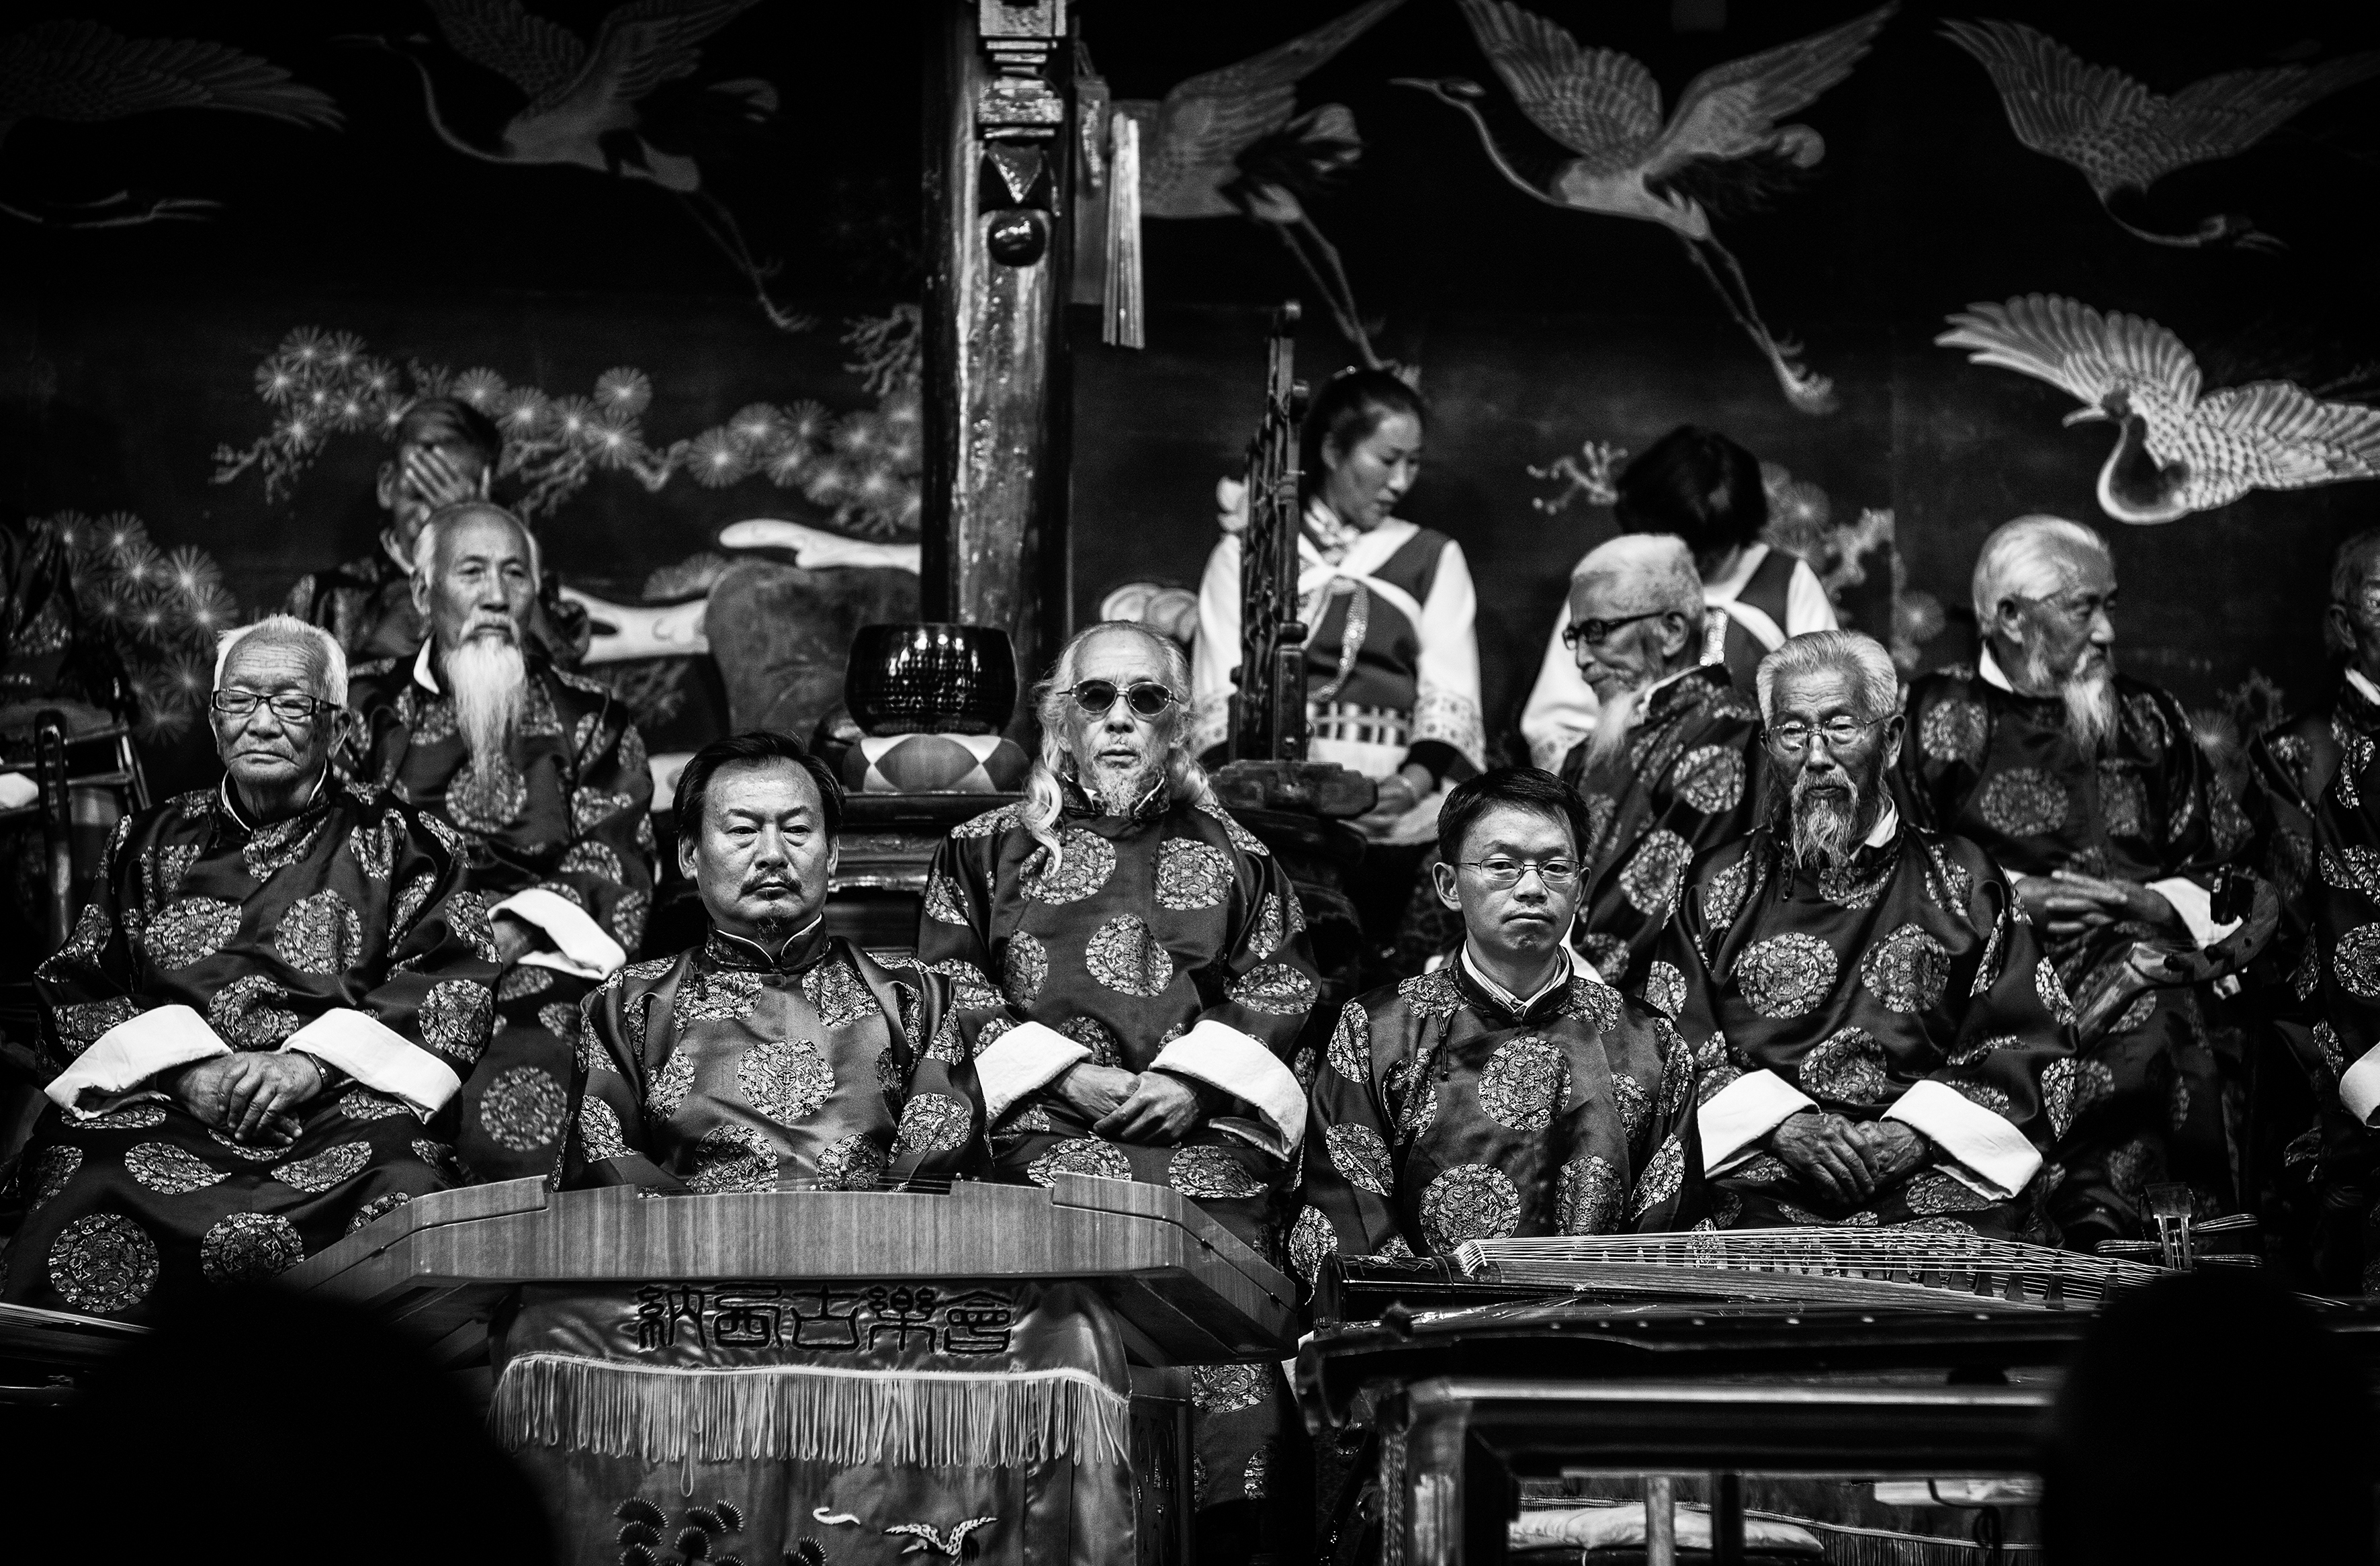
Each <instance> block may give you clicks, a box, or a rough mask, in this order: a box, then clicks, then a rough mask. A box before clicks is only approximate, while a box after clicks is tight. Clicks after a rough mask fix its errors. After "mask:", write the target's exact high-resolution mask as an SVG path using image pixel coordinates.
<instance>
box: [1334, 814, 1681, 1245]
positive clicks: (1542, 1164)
mask: <svg viewBox="0 0 2380 1566" xmlns="http://www.w3.org/2000/svg"><path fill="white" fill-rule="evenodd" d="M1586 824H1587V823H1586V816H1585V811H1584V810H1582V809H1580V807H1579V803H1578V796H1577V795H1575V794H1573V792H1572V791H1571V789H1570V788H1569V787H1568V786H1567V785H1565V784H1563V783H1560V781H1558V780H1557V779H1555V778H1554V777H1552V776H1551V775H1550V774H1548V773H1546V772H1543V771H1538V770H1536V768H1534V767H1502V768H1498V769H1497V770H1495V771H1489V772H1483V773H1481V774H1480V775H1479V776H1478V777H1475V778H1473V779H1472V780H1471V781H1470V782H1468V783H1463V784H1462V785H1461V786H1459V787H1457V788H1456V789H1455V790H1454V792H1453V793H1451V795H1448V796H1447V801H1446V808H1445V810H1444V811H1443V812H1441V813H1440V814H1439V863H1437V864H1436V865H1434V866H1433V867H1432V874H1433V876H1434V878H1435V880H1436V886H1435V890H1436V892H1437V893H1438V896H1439V900H1440V901H1441V902H1443V903H1444V904H1446V905H1447V906H1448V907H1449V908H1451V909H1453V910H1455V911H1456V912H1458V913H1459V914H1460V915H1461V916H1462V918H1463V947H1462V950H1461V952H1460V953H1458V954H1457V955H1456V957H1455V959H1454V960H1453V961H1452V962H1451V963H1448V964H1447V965H1445V966H1444V967H1441V968H1439V969H1438V970H1437V971H1436V972H1433V973H1428V974H1425V975H1423V976H1422V977H1419V978H1413V979H1407V980H1405V981H1404V982H1403V983H1402V984H1398V985H1392V986H1390V987H1388V988H1386V989H1376V990H1374V991H1372V992H1371V993H1370V994H1368V995H1365V996H1362V997H1360V998H1359V999H1357V1000H1354V1001H1352V1002H1348V1004H1347V1007H1346V1009H1345V1010H1344V1011H1342V1012H1341V1013H1340V1014H1339V1023H1338V1026H1337V1027H1336V1028H1335V1029H1334V1030H1333V1031H1332V1033H1331V1035H1330V1049H1329V1050H1327V1051H1326V1052H1325V1055H1324V1058H1323V1062H1322V1066H1321V1070H1320V1072H1319V1073H1318V1074H1317V1076H1316V1078H1315V1082H1314V1093H1313V1101H1314V1111H1313V1129H1312V1131H1311V1132H1310V1133H1309V1135H1308V1136H1307V1139H1306V1149H1305V1211H1303V1212H1302V1213H1300V1214H1299V1215H1298V1219H1297V1221H1296V1223H1295V1225H1294V1226H1293V1228H1292V1229H1291V1231H1290V1240H1289V1250H1290V1258H1291V1264H1292V1266H1293V1268H1294V1269H1295V1270H1296V1271H1297V1273H1298V1275H1299V1276H1300V1277H1301V1278H1303V1279H1305V1281H1306V1282H1307V1283H1308V1284H1309V1285H1311V1284H1312V1283H1313V1282H1314V1281H1315V1278H1316V1276H1317V1274H1318V1270H1319V1269H1320V1267H1321V1263H1322V1258H1323V1257H1324V1256H1327V1255H1329V1254H1330V1253H1332V1252H1334V1251H1336V1252H1339V1253H1342V1254H1344V1255H1350V1256H1443V1255H1446V1254H1448V1253H1450V1252H1451V1251H1452V1250H1453V1248H1454V1247H1455V1246H1457V1245H1459V1244H1462V1243H1463V1241H1465V1240H1485V1239H1498V1238H1501V1237H1504V1236H1506V1235H1512V1234H1606V1233H1611V1232H1616V1231H1622V1230H1626V1231H1645V1230H1662V1229H1682V1228H1685V1227H1686V1226H1688V1225H1689V1224H1691V1223H1693V1222H1694V1220H1696V1219H1697V1218H1699V1217H1700V1216H1701V1198H1702V1156H1701V1152H1700V1150H1699V1145H1698V1143H1697V1140H1696V1136H1695V1128H1694V1056H1693V1052H1692V1051H1691V1050H1688V1049H1687V1048H1686V1047H1685V1046H1684V1045H1683V1044H1682V1042H1680V1040H1679V1038H1678V1034H1677V1030H1676V1029H1675V1028H1673V1027H1671V1026H1670V1024H1669V1023H1668V1022H1667V1021H1666V1020H1664V1019H1663V1018H1662V1017H1661V1016H1660V1015H1659V1014H1657V1013H1656V1012H1655V1011H1654V1010H1653V1009H1652V1008H1651V1007H1650V1006H1648V1005H1646V1004H1645V1002H1641V1001H1637V1000H1633V999H1622V997H1621V994H1620V992H1619V991H1618V990H1616V989H1612V988H1611V987H1610V986H1609V985H1606V984H1602V983H1599V982H1597V980H1596V979H1594V978H1591V977H1586V976H1585V975H1574V974H1573V970H1572V967H1571V963H1570V959H1569V955H1568V953H1565V952H1564V950H1563V949H1562V931H1563V930H1564V929H1567V928H1568V927H1569V924H1570V921H1571V917H1572V916H1573V912H1574V911H1575V909H1576V906H1577V901H1578V896H1579V886H1580V880H1581V873H1582V872H1581V869H1580V862H1579V854H1578V843H1579V840H1580V838H1581V837H1582V836H1583V835H1584V834H1585V831H1586Z"/></svg>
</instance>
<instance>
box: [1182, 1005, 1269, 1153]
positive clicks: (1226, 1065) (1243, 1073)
mask: <svg viewBox="0 0 2380 1566" xmlns="http://www.w3.org/2000/svg"><path fill="white" fill-rule="evenodd" d="M1148 1069H1149V1070H1151V1071H1168V1072H1172V1073H1173V1074H1175V1075H1177V1076H1186V1077H1189V1078H1190V1079H1191V1080H1192V1081H1194V1082H1203V1083H1205V1084H1206V1085H1207V1086H1209V1087H1216V1088H1220V1089H1221V1090H1222V1091H1224V1092H1226V1093H1229V1094H1230V1095H1231V1096H1232V1097H1233V1098H1234V1099H1242V1100H1244V1101H1245V1102H1247V1103H1249V1104H1252V1105H1254V1106H1255V1107H1256V1111H1257V1113H1258V1114H1260V1115H1262V1116H1263V1117H1264V1123H1263V1124H1262V1125H1261V1126H1257V1125H1250V1124H1248V1123H1245V1122H1240V1121H1234V1123H1233V1124H1231V1125H1229V1126H1224V1127H1221V1129H1225V1130H1235V1131H1238V1132H1239V1133H1240V1134H1241V1135H1243V1136H1245V1137H1246V1138H1247V1139H1248V1140H1249V1141H1250V1142H1253V1143H1255V1144H1256V1146H1257V1147H1262V1148H1263V1149H1264V1150H1265V1151H1266V1152H1269V1153H1271V1154H1272V1155H1274V1156H1275V1157H1277V1158H1284V1159H1285V1158H1287V1157H1289V1155H1290V1154H1291V1152H1292V1151H1293V1150H1294V1149H1295V1148H1296V1147H1297V1144H1298V1143H1299V1142H1300V1141H1301V1140H1303V1139H1304V1138H1305V1088H1303V1087H1300V1086H1298V1085H1297V1078H1296V1077H1295V1076H1294V1075H1293V1074H1291V1073H1290V1069H1289V1068H1288V1067H1287V1066H1285V1065H1283V1064H1281V1061H1280V1060H1279V1059H1278V1058H1277V1057H1276V1056H1275V1055H1274V1054H1273V1052H1272V1051H1271V1050H1268V1049H1266V1048H1265V1047H1264V1046H1263V1045H1262V1044H1260V1043H1258V1042H1257V1040H1256V1039H1254V1038H1250V1037H1249V1036H1248V1035H1246V1034H1245V1033H1242V1032H1241V1031H1240V1030H1239V1029H1238V1028H1236V1027H1228V1026H1224V1025H1223V1024H1221V1023H1220V1022H1217V1021H1216V1020H1215V1019H1214V1018H1212V1017H1207V1018H1204V1019H1202V1020H1201V1021H1200V1022H1199V1023H1198V1025H1197V1026H1196V1027H1193V1028H1192V1029H1191V1030H1190V1031H1189V1032H1187V1033H1185V1034H1184V1035H1183V1036H1182V1037H1181V1038H1177V1039H1175V1040H1174V1041H1173V1042H1172V1043H1171V1044H1168V1045H1167V1046H1166V1047H1165V1048H1164V1049H1162V1050H1159V1051H1157V1059H1155V1060H1153V1061H1151V1062H1148Z"/></svg>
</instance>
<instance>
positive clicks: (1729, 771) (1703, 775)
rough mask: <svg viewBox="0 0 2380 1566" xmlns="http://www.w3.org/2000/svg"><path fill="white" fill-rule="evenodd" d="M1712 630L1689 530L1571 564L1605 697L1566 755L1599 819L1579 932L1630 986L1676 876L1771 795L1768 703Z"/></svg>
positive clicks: (1591, 822)
mask: <svg viewBox="0 0 2380 1566" xmlns="http://www.w3.org/2000/svg"><path fill="white" fill-rule="evenodd" d="M1704 635H1705V622H1704V615H1703V584H1702V578H1701V577H1698V576H1696V575H1695V573H1694V555H1693V553H1692V552H1690V551H1689V550H1688V549H1687V548H1686V545H1685V541H1684V540H1682V539H1677V538H1673V537H1670V535H1668V534H1666V533H1633V534H1623V535H1621V537H1619V538H1616V539H1613V540H1611V541H1610V542H1609V543H1606V544H1603V545H1601V546H1599V547H1598V548H1597V549H1596V550H1595V551H1594V552H1591V553H1589V554H1588V555H1587V557H1586V558H1585V559H1584V560H1582V561H1580V562H1579V564H1578V569H1577V570H1576V571H1575V572H1573V574H1572V577H1571V584H1570V624H1569V625H1567V626H1565V627H1564V628H1563V631H1562V639H1563V640H1564V641H1565V642H1567V643H1568V644H1569V645H1570V649H1571V651H1572V653H1573V656H1574V657H1575V658H1576V659H1577V661H1578V670H1579V674H1580V675H1581V676H1582V677H1583V678H1584V679H1585V681H1586V683H1587V685H1588V686H1590V687H1591V688H1592V689H1593V690H1594V692H1595V695H1596V700H1597V706H1598V710H1597V715H1596V726H1595V730H1594V732H1593V733H1592V734H1588V735H1587V737H1586V738H1585V739H1583V740H1581V741H1579V742H1578V743H1577V744H1576V745H1575V746H1573V747H1571V752H1570V755H1569V757H1568V758H1567V759H1565V760H1564V761H1563V763H1562V768H1561V775H1562V781H1563V782H1565V783H1569V784H1570V785H1571V786H1572V787H1573V788H1575V789H1577V790H1578V792H1579V795H1580V797H1581V799H1583V800H1584V801H1585V806H1586V820H1587V838H1586V842H1585V844H1584V850H1585V860H1586V879H1585V887H1584V890H1583V891H1582V892H1581V894H1580V897H1579V913H1578V923H1577V925H1576V926H1575V927H1574V929H1573V931H1572V944H1573V947H1574V948H1575V949H1576V950H1577V951H1578V952H1579V953H1580V954H1581V955H1583V956H1585V958H1586V959H1587V961H1589V962H1590V963H1592V964H1594V965H1595V968H1596V971H1597V973H1599V974H1601V975H1602V976H1603V978H1604V981H1605V982H1606V983H1609V984H1612V985H1616V986H1620V987H1621V988H1624V989H1629V990H1631V991H1633V990H1635V989H1637V988H1638V986H1640V985H1641V984H1642V983H1643V981H1644V978H1645V965H1646V963H1647V962H1648V961H1649V959H1650V957H1651V953H1652V947H1653V945H1654V943H1655V942H1656V941H1658V940H1659V939H1660V935H1661V929H1662V926H1663V924H1664V922H1665V921H1666V920H1667V918H1668V917H1669V909H1670V892H1671V889H1672V888H1673V887H1674V886H1675V885H1676V883H1677V880H1678V878H1679V877H1680V876H1681V875H1682V874H1684V873H1685V868H1686V867H1687V866H1688V865H1689V864H1691V863H1692V862H1693V861H1694V857H1695V856H1697V855H1700V854H1701V853H1702V852H1703V851H1704V850H1706V849H1708V848H1713V847H1716V846H1718V844H1722V843H1726V842H1730V841H1731V840H1732V839H1735V838H1739V837H1742V836H1743V834H1744V833H1746V832H1750V831H1751V830H1752V826H1753V813H1754V810H1755V804H1756V801H1757V799H1758V797H1759V795H1758V786H1757V785H1758V778H1757V769H1758V767H1759V765H1760V758H1761V751H1760V716H1759V713H1758V711H1757V710H1755V708H1754V707H1753V705H1752V703H1751V702H1750V701H1748V700H1746V699H1745V698H1743V696H1742V695H1740V694H1739V693H1738V692H1737V691H1736V689H1735V687H1734V686H1733V684H1732V682H1731V678H1730V674H1729V673H1728V669H1727V666H1726V665H1725V664H1723V663H1705V662H1703V637H1704ZM1652 999H1654V1000H1655V1002H1656V1003H1659V1002H1660V1000H1661V999H1662V998H1661V997H1658V996H1656V997H1652ZM1676 1005H1677V1002H1676V999H1675V997H1673V996H1672V997H1669V998H1668V1005H1667V1006H1666V1007H1665V1008H1664V1009H1666V1010H1669V1011H1672V1012H1674V1011H1675V1010H1676Z"/></svg>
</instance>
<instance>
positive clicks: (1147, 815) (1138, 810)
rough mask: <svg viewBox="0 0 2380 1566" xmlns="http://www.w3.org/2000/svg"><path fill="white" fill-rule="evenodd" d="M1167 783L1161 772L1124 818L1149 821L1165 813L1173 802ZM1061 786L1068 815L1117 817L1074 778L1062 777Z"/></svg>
mask: <svg viewBox="0 0 2380 1566" xmlns="http://www.w3.org/2000/svg"><path fill="white" fill-rule="evenodd" d="M1165 783H1166V779H1165V777H1164V774H1162V773H1160V774H1159V775H1158V779H1157V781H1156V782H1155V783H1151V784H1149V785H1148V792H1147V794H1144V795H1141V796H1140V799H1139V801H1138V802H1137V803H1136V804H1135V805H1134V806H1133V807H1132V811H1131V814H1130V815H1129V816H1128V817H1125V818H1123V819H1128V820H1132V821H1149V820H1155V819H1157V818H1158V817H1160V816H1162V815H1163V814H1165V812H1166V809H1167V807H1168V806H1169V805H1170V804H1171V803H1172V801H1171V800H1169V799H1168V798H1167V796H1166V787H1165ZM1059 787H1060V790H1061V792H1062V794H1063V795H1064V797H1065V801H1066V807H1065V813H1066V814H1067V815H1069V816H1090V817H1096V818H1099V819H1115V818H1111V817H1110V816H1109V815H1108V812H1107V811H1106V810H1104V809H1103V808H1101V807H1100V806H1099V801H1097V800H1096V799H1093V798H1092V797H1091V795H1090V791H1089V790H1088V789H1086V788H1085V787H1084V786H1083V785H1082V784H1081V783H1077V782H1075V780H1074V779H1073V778H1062V779H1060V780H1059Z"/></svg>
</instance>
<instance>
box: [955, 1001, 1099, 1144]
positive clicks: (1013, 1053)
mask: <svg viewBox="0 0 2380 1566" xmlns="http://www.w3.org/2000/svg"><path fill="white" fill-rule="evenodd" d="M1090 1058H1091V1052H1090V1050H1088V1049H1087V1048H1086V1047H1084V1046H1083V1045H1080V1044H1077V1043H1075V1041H1074V1040H1073V1039H1071V1038H1067V1037H1066V1036H1065V1035H1064V1034H1062V1033H1061V1032H1059V1031H1058V1030H1057V1029H1056V1028H1054V1027H1051V1026H1049V1025H1048V1024H1046V1023H1038V1022H1021V1023H1018V1024H1017V1025H1016V1026H1014V1027H1012V1028H1010V1029H1009V1030H1008V1031H1007V1032H1005V1033H1003V1034H1002V1035H1001V1036H1000V1037H999V1038H995V1039H993V1040H992V1041H991V1042H990V1043H989V1044H987V1045H985V1046H984V1047H983V1052H982V1053H981V1054H979V1055H977V1057H976V1058H975V1081H976V1086H977V1089H978V1090H979V1091H981V1092H982V1094H983V1123H985V1124H986V1125H994V1124H997V1123H999V1121H1000V1117H1001V1116H1002V1115H1004V1114H1006V1113H1007V1112H1008V1111H1009V1107H1010V1106H1011V1105H1013V1104H1014V1103H1015V1102H1016V1101H1017V1100H1018V1099H1022V1098H1024V1097H1025V1096H1026V1094H1027V1093H1035V1092H1038V1091H1039V1090H1040V1089H1042V1088H1044V1087H1047V1086H1050V1084H1051V1083H1052V1082H1055V1081H1057V1080H1058V1078H1059V1077H1060V1076H1061V1075H1062V1074H1064V1073H1065V1071H1066V1070H1067V1069H1068V1068H1069V1067H1071V1066H1073V1065H1075V1063H1076V1062H1081V1061H1087V1060H1089V1059H1090Z"/></svg>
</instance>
